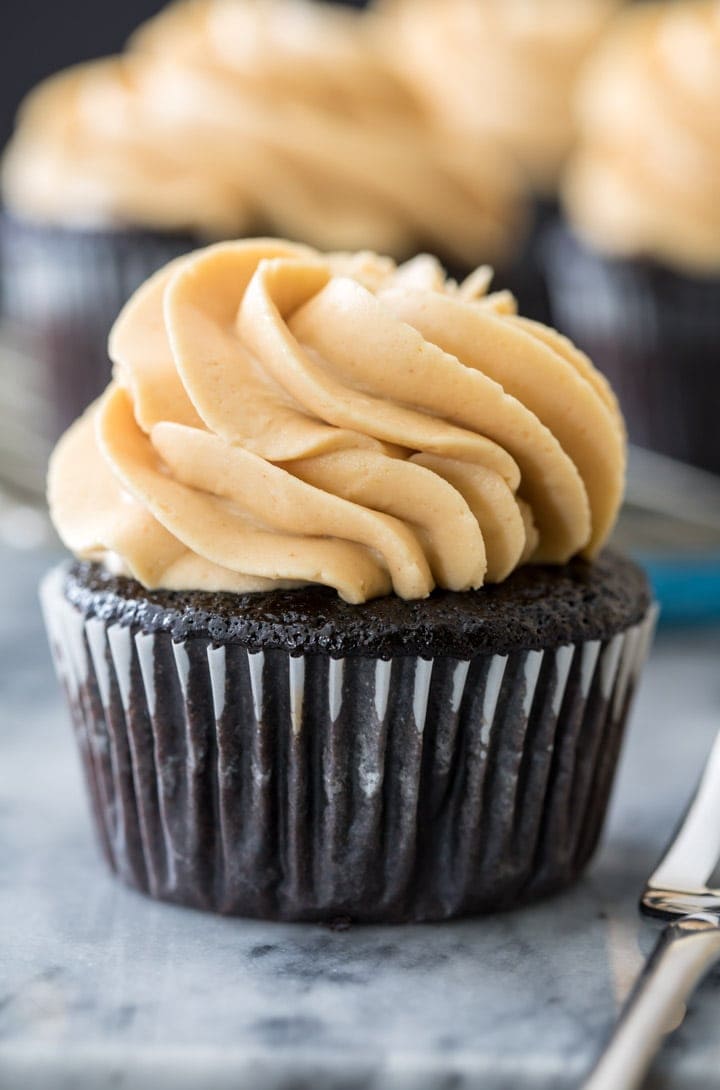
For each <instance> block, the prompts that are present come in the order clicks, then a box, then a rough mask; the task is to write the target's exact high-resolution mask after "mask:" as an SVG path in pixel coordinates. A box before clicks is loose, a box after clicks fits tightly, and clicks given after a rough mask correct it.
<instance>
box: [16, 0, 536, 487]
mask: <svg viewBox="0 0 720 1090" xmlns="http://www.w3.org/2000/svg"><path fill="white" fill-rule="evenodd" d="M2 189H3V203H4V213H3V217H2V249H3V261H2V269H3V282H4V283H3V293H4V297H5V320H6V323H7V324H8V326H9V327H10V328H11V329H14V330H15V331H18V333H19V336H20V338H21V340H22V341H23V343H24V346H25V355H26V357H27V360H28V362H27V366H26V368H25V373H24V374H23V375H22V376H21V381H19V382H18V383H17V384H16V385H18V386H19V397H18V398H17V399H16V401H17V404H15V402H13V404H12V407H11V408H10V407H7V411H8V412H12V415H13V417H16V416H17V413H18V412H20V413H21V414H22V413H24V414H25V415H26V416H27V419H28V423H27V429H31V430H32V449H33V451H34V452H35V453H36V458H35V464H36V472H35V483H36V484H40V482H41V479H42V476H43V475H44V462H45V458H46V455H47V453H48V452H49V448H50V446H51V444H52V442H53V441H54V439H55V438H56V437H57V435H58V434H59V433H60V431H61V430H62V429H63V428H64V427H65V426H66V425H67V424H68V423H69V421H70V420H71V419H73V418H74V417H75V416H76V415H77V413H78V412H79V411H81V409H82V408H83V407H84V406H85V405H86V404H87V403H88V402H89V401H90V400H92V398H93V397H95V396H96V395H97V394H98V393H99V392H100V390H101V389H102V388H103V387H104V385H105V384H106V382H107V379H108V376H109V369H110V365H109V361H108V358H107V352H106V340H107V333H108V329H109V326H110V324H111V321H112V319H113V316H114V315H115V314H116V313H117V311H118V309H119V308H120V306H121V305H122V303H123V302H124V301H125V299H126V298H127V297H128V295H129V294H130V293H131V292H132V291H133V290H134V289H135V287H137V285H138V284H139V283H140V282H142V281H143V280H144V279H145V277H147V276H148V275H149V274H150V273H152V272H153V271H154V270H155V269H156V268H157V267H159V266H160V265H162V264H163V263H165V262H166V261H167V260H168V259H170V258H172V257H173V256H176V255H177V254H180V253H182V252H185V251H187V250H188V249H191V248H192V247H193V246H194V245H197V244H198V243H199V242H207V241H213V240H216V239H220V238H230V237H242V236H247V235H253V234H258V233H262V234H266V235H272V236H275V235H283V236H289V237H294V238H296V239H300V240H302V241H306V242H309V243H312V244H315V245H318V246H321V247H323V248H326V249H336V250H345V249H361V248H373V249H377V250H382V251H383V252H387V253H390V254H391V255H392V256H393V257H396V258H403V257H406V256H408V255H409V254H411V253H415V252H416V251H417V250H419V249H425V248H428V249H432V250H433V251H434V252H436V253H439V254H440V255H441V256H442V258H443V259H444V260H445V261H446V262H447V263H448V265H449V266H450V267H451V268H452V269H453V270H460V271H465V270H467V269H469V268H472V267H475V266H476V265H478V264H480V263H482V262H498V261H500V262H502V261H503V259H504V258H505V256H506V254H508V253H509V252H510V250H511V249H512V245H513V242H514V239H515V238H516V237H517V234H518V232H519V230H520V229H521V223H522V215H521V207H522V187H521V185H520V183H519V178H518V174H517V170H516V168H515V166H514V164H513V163H512V162H511V161H510V160H509V158H508V157H507V155H506V154H505V152H504V150H503V149H502V148H501V147H499V146H498V144H497V142H496V140H495V139H494V138H493V137H491V136H488V135H487V134H480V133H479V134H478V135H477V136H473V137H472V138H471V139H463V140H458V139H456V138H455V137H454V136H453V135H452V134H450V133H448V132H446V131H445V130H444V129H443V128H442V127H440V126H439V125H438V124H437V123H436V120H435V118H434V117H432V116H431V115H430V113H429V111H428V110H427V108H426V106H425V104H424V102H422V101H421V100H420V99H419V98H418V96H417V95H416V94H415V92H414V91H413V90H412V89H410V88H409V87H408V86H407V85H406V83H405V82H404V81H403V80H402V79H401V78H400V77H399V75H398V74H397V72H396V71H395V69H394V67H393V65H392V64H390V63H389V62H388V60H387V58H386V56H385V54H384V51H383V50H382V49H381V48H380V38H379V36H378V33H377V28H376V23H375V20H374V19H373V18H372V17H370V16H368V15H366V14H362V13H359V12H352V11H349V10H343V9H339V8H334V7H332V6H330V5H317V4H315V3H311V2H310V0H270V2H259V0H200V2H190V3H180V4H177V5H174V6H171V7H170V8H169V9H167V10H166V11H165V12H163V13H161V15H160V16H158V17H156V18H155V19H153V20H152V21H151V22H150V23H148V24H147V25H146V26H144V27H143V28H141V29H140V31H138V32H137V34H136V36H135V38H134V39H133V41H132V43H131V45H130V48H129V50H128V52H127V53H126V54H125V55H123V56H122V57H113V58H108V59H105V60H100V61H97V62H95V63H92V64H85V65H81V66H78V67H77V68H74V69H71V70H69V71H67V72H64V73H61V74H60V75H58V76H56V77H54V78H52V79H50V80H48V81H46V82H45V83H43V84H42V85H41V86H40V87H38V88H37V89H36V90H35V91H34V92H33V93H32V94H31V95H30V96H29V98H28V99H27V101H26V102H25V104H24V105H23V107H22V109H21V111H20V114H19V118H18V124H17V129H16V132H15V135H14V137H13V139H12V140H11V142H10V145H9V147H8V149H7V151H6V153H5V157H4V162H3V171H2ZM31 371H33V378H32V380H31V381H30V380H29V379H28V376H29V374H30V372H31ZM35 372H36V374H35ZM30 391H34V394H33V395H32V396H30ZM26 395H27V396H26ZM27 429H26V428H25V427H23V429H21V435H22V434H24V435H26V436H27V435H29V434H30V432H29V431H28V430H27Z"/></svg>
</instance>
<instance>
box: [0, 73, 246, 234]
mask: <svg viewBox="0 0 720 1090" xmlns="http://www.w3.org/2000/svg"><path fill="white" fill-rule="evenodd" d="M151 69H152V66H151V65H149V64H148V62H147V61H145V60H144V59H142V58H135V57H108V58H104V59H102V60H98V61H92V62H90V63H88V64H81V65H77V66H76V67H74V68H70V69H67V70H66V71H64V72H61V73H60V74H59V75H57V76H53V77H51V78H50V79H48V80H46V81H45V82H43V83H41V84H40V85H39V86H38V87H37V88H36V89H35V90H34V91H32V92H31V94H30V95H28V97H27V98H26V100H25V102H24V103H23V105H22V107H21V110H20V113H19V115H18V123H17V128H16V131H15V134H14V136H13V138H12V139H11V141H10V144H9V145H8V148H7V149H6V151H5V154H4V157H3V161H2V195H3V200H4V202H5V204H6V206H7V207H8V208H9V209H11V210H12V211H13V212H15V213H17V214H20V215H22V216H26V217H28V218H30V219H32V220H33V221H36V222H41V223H50V224H59V225H61V226H69V227H79V228H103V227H108V226H109V227H120V226H133V227H140V228H153V229H157V230H161V231H163V230H169V231H173V230H178V229H179V230H183V231H184V230H190V231H198V232H199V233H201V234H207V235H208V236H210V237H213V238H215V237H217V238H220V237H222V236H224V235H227V234H234V233H235V232H236V231H237V230H238V229H240V228H241V227H242V225H243V223H244V222H245V221H246V220H247V219H248V218H249V215H250V206H249V204H248V201H247V199H246V197H245V196H244V194H243V190H242V187H241V186H240V185H239V184H236V183H235V182H234V180H233V179H232V178H231V177H230V176H229V174H228V173H227V172H223V171H215V172H213V171H210V170H207V169H205V165H204V163H203V162H201V161H199V160H198V157H197V156H195V155H188V154H187V145H186V144H183V142H182V140H180V139H179V135H180V134H179V133H177V132H174V131H171V130H169V129H168V128H167V126H166V125H165V124H164V118H163V116H162V111H161V110H160V109H159V108H158V107H159V103H158V102H157V100H156V99H155V98H154V96H153V95H152V94H151V89H152V71H151Z"/></svg>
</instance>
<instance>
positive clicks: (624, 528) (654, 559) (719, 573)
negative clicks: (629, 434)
mask: <svg viewBox="0 0 720 1090" xmlns="http://www.w3.org/2000/svg"><path fill="white" fill-rule="evenodd" d="M614 544H616V545H617V546H618V547H619V548H621V549H622V550H623V551H624V552H627V553H630V555H631V556H633V557H635V559H636V560H637V561H638V562H639V563H640V564H642V565H643V567H644V568H645V570H646V571H647V573H648V575H649V577H650V579H651V581H652V584H653V587H654V589H655V594H656V596H657V599H658V601H659V603H660V606H661V614H660V623H661V624H664V625H671V624H702V623H709V622H720V478H718V477H716V476H714V475H713V474H711V473H706V472H705V471H704V470H700V469H695V468H694V467H692V466H687V465H684V464H683V463H681V462H676V461H673V460H672V459H670V458H666V457H664V456H663V455H659V454H655V453H652V452H650V451H646V450H640V449H639V448H637V447H631V448H630V457H629V464H628V488H627V497H626V504H625V507H624V508H623V511H622V515H621V517H620V522H619V525H618V529H617V532H616V535H615V538H614Z"/></svg>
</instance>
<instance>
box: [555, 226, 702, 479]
mask: <svg viewBox="0 0 720 1090" xmlns="http://www.w3.org/2000/svg"><path fill="white" fill-rule="evenodd" d="M542 256H543V260H544V262H545V266H546V269H547V281H548V289H549V293H550V303H551V310H552V318H553V322H554V324H556V325H557V327H558V328H559V329H561V330H562V332H563V333H565V334H567V335H568V336H569V337H570V338H571V340H574V341H575V342H576V343H577V344H578V346H579V347H580V348H582V349H584V350H585V351H586V352H587V353H588V355H589V356H590V357H591V358H592V360H593V362H594V363H595V364H596V365H597V366H598V367H599V368H600V369H601V370H602V371H604V372H605V374H606V375H607V377H608V378H609V380H610V383H611V385H612V386H613V388H614V389H615V391H616V392H617V394H618V396H619V398H620V403H621V405H622V408H623V412H624V415H625V417H626V420H627V423H628V429H629V433H630V439H631V440H632V442H634V443H636V444H637V445H638V446H642V447H647V448H649V449H651V450H657V451H661V452H663V453H665V454H669V455H671V456H672V457H674V458H678V459H680V460H681V461H684V462H689V463H691V464H693V465H698V466H703V467H705V468H706V469H710V470H713V471H715V472H717V473H720V433H719V432H718V428H717V406H718V404H720V367H718V359H719V358H720V278H718V277H716V278H714V279H713V278H707V279H699V278H691V277H689V276H683V275H681V274H679V273H675V272H673V271H671V270H670V269H667V268H663V267H662V266H660V265H657V264H654V263H652V262H650V261H641V260H630V259H627V260H621V259H611V258H606V257H603V256H601V255H599V254H596V253H594V252H592V251H591V250H590V249H589V248H588V247H587V246H585V245H584V244H583V243H582V242H581V241H580V240H579V239H577V238H576V237H575V236H574V235H573V234H572V233H571V232H570V231H569V230H568V229H567V228H566V227H564V226H562V225H561V224H556V225H554V226H553V227H551V228H549V229H547V230H546V233H545V235H544V238H543V240H542Z"/></svg>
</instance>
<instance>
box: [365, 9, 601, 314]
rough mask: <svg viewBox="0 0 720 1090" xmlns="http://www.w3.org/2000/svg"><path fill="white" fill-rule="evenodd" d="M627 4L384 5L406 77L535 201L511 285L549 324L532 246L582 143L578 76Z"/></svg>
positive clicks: (441, 119) (447, 124) (451, 128)
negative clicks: (493, 152)
mask: <svg viewBox="0 0 720 1090" xmlns="http://www.w3.org/2000/svg"><path fill="white" fill-rule="evenodd" d="M619 4H620V0H573V2H568V0H503V3H497V0H384V2H383V0H379V10H380V12H381V13H382V14H384V15H385V17H386V18H387V19H388V20H389V21H390V22H391V23H392V24H393V29H394V31H395V35H394V38H393V45H392V48H393V49H396V50H397V57H398V58H399V63H400V65H401V66H402V68H403V70H404V72H405V74H406V76H408V77H409V78H410V81H411V83H412V84H413V86H414V87H415V88H416V89H417V91H418V93H419V94H420V95H422V96H423V97H424V99H425V101H426V103H427V106H428V108H429V109H430V110H431V112H432V113H433V114H434V116H435V117H436V118H437V120H438V123H439V124H441V125H442V126H443V127H444V128H445V129H446V130H447V131H448V132H459V133H462V134H463V135H464V136H465V137H471V136H478V135H480V134H482V135H484V136H485V137H486V138H487V135H488V134H491V135H493V136H495V137H496V139H497V140H498V141H499V142H500V143H501V145H502V146H503V147H504V148H505V149H506V150H507V151H508V152H509V153H511V154H512V155H513V157H514V158H515V160H516V161H517V163H518V164H519V166H520V167H521V169H522V172H523V176H524V181H525V185H526V187H527V189H528V191H529V192H530V193H531V194H532V195H533V196H534V198H535V217H534V218H535V224H534V231H533V232H532V233H531V234H530V236H529V238H528V241H527V243H526V246H525V248H524V249H523V250H522V251H521V253H520V255H519V257H518V260H517V262H516V265H515V268H514V270H513V272H512V275H511V277H510V278H508V282H509V283H510V286H511V287H513V289H514V290H515V291H516V293H517V294H518V295H519V299H520V304H521V306H522V307H523V310H524V312H525V313H528V314H530V313H531V314H532V316H537V317H540V318H544V317H546V313H547V300H546V296H545V291H544V286H543V284H542V277H541V274H540V270H539V268H538V266H537V265H536V264H535V260H534V256H533V254H534V238H535V233H536V232H537V231H538V230H539V228H540V226H541V224H542V221H544V220H545V219H546V218H547V217H548V215H549V214H552V212H553V210H554V202H555V197H556V189H557V181H558V176H559V173H560V170H561V168H562V165H563V163H564V161H565V159H566V157H567V155H568V153H569V151H570V148H571V146H572V143H573V138H574V135H575V123H574V117H573V111H572V95H573V90H574V87H575V83H576V81H577V78H578V74H579V72H580V69H581V67H582V65H583V63H584V62H585V60H586V59H587V57H588V56H589V55H590V54H591V52H592V51H593V49H594V48H595V47H596V45H597V43H598V41H599V40H600V38H601V36H602V34H603V32H604V31H605V29H606V27H607V24H608V22H609V21H610V18H611V16H612V15H613V13H614V12H615V11H616V10H617V8H618V7H619Z"/></svg>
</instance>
